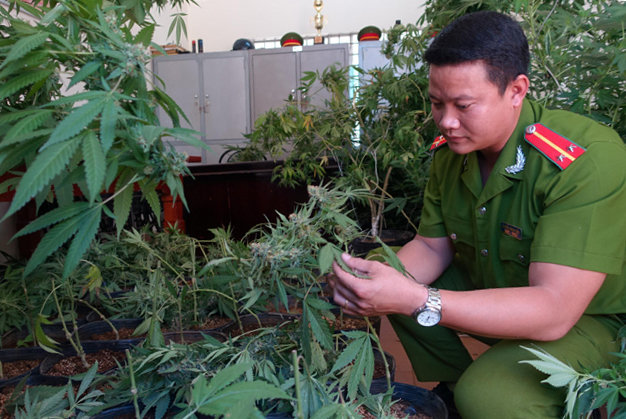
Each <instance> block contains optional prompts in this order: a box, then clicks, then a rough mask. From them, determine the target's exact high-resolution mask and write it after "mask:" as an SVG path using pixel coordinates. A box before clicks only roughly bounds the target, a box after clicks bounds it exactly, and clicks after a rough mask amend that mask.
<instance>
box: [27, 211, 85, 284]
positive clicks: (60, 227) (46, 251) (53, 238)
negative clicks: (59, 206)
mask: <svg viewBox="0 0 626 419" xmlns="http://www.w3.org/2000/svg"><path fill="white" fill-rule="evenodd" d="M82 220H83V216H82V214H78V215H75V216H74V217H71V218H68V219H67V220H65V221H63V222H61V223H59V224H57V225H56V226H54V227H52V228H51V229H50V231H48V232H47V233H46V234H45V235H44V236H43V238H42V239H41V241H40V242H39V245H38V246H37V248H36V249H35V251H34V252H33V255H32V256H31V257H30V259H29V260H28V264H27V265H26V268H24V277H26V276H28V274H30V273H31V272H32V271H33V270H34V269H35V268H36V267H37V266H39V265H40V264H41V263H42V262H43V261H44V260H45V259H46V258H47V257H48V256H50V255H51V254H52V253H53V252H54V251H55V250H57V249H58V248H59V247H61V246H62V245H63V243H65V242H66V241H67V240H69V238H70V237H72V236H73V235H74V234H75V233H76V231H77V230H78V228H79V227H80V223H81V222H82Z"/></svg>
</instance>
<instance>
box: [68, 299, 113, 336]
mask: <svg viewBox="0 0 626 419" xmlns="http://www.w3.org/2000/svg"><path fill="white" fill-rule="evenodd" d="M78 302H79V303H83V304H85V305H86V306H87V307H89V308H90V309H91V310H93V311H94V312H96V313H97V314H98V316H100V318H101V319H102V321H104V322H106V324H108V325H109V326H110V327H111V330H113V333H115V339H116V340H119V338H120V334H119V332H118V331H117V328H116V327H115V326H114V325H113V323H111V321H110V320H109V319H107V317H106V316H105V315H104V314H103V313H102V312H101V311H100V310H98V309H97V308H96V307H94V306H93V305H91V304H90V303H89V302H88V301H86V300H83V299H82V298H80V299H79V300H78Z"/></svg>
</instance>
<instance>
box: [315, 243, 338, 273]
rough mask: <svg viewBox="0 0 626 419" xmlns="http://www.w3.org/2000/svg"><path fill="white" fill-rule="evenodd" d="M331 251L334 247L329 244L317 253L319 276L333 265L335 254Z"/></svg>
mask: <svg viewBox="0 0 626 419" xmlns="http://www.w3.org/2000/svg"><path fill="white" fill-rule="evenodd" d="M333 249H334V246H333V245H332V244H331V243H327V244H326V245H325V246H324V247H322V248H321V249H320V251H319V254H318V257H317V259H318V260H317V263H318V265H319V268H320V274H322V275H324V274H325V273H326V272H328V271H329V270H330V267H331V266H332V265H333V261H334V260H335V252H334V250H333Z"/></svg>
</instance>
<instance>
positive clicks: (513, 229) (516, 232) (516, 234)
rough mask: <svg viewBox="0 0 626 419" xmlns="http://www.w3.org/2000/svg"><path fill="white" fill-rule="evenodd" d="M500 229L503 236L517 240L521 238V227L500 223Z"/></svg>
mask: <svg viewBox="0 0 626 419" xmlns="http://www.w3.org/2000/svg"><path fill="white" fill-rule="evenodd" d="M500 230H502V233H504V235H505V236H509V237H513V238H514V239H517V240H522V229H521V228H519V227H517V226H514V225H513V224H509V223H500Z"/></svg>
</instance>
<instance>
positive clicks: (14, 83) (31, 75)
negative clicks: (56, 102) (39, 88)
mask: <svg viewBox="0 0 626 419" xmlns="http://www.w3.org/2000/svg"><path fill="white" fill-rule="evenodd" d="M53 73H54V70H53V69H42V70H34V71H26V72H24V73H23V74H20V75H19V76H16V77H12V78H10V79H9V81H7V82H5V83H3V84H2V87H0V100H2V99H5V98H7V97H9V96H11V95H12V94H14V93H16V92H18V91H20V90H21V89H23V88H24V87H26V86H30V85H31V84H34V83H37V82H38V81H40V80H44V79H47V78H48V77H50V76H51V75H52V74H53Z"/></svg>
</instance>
